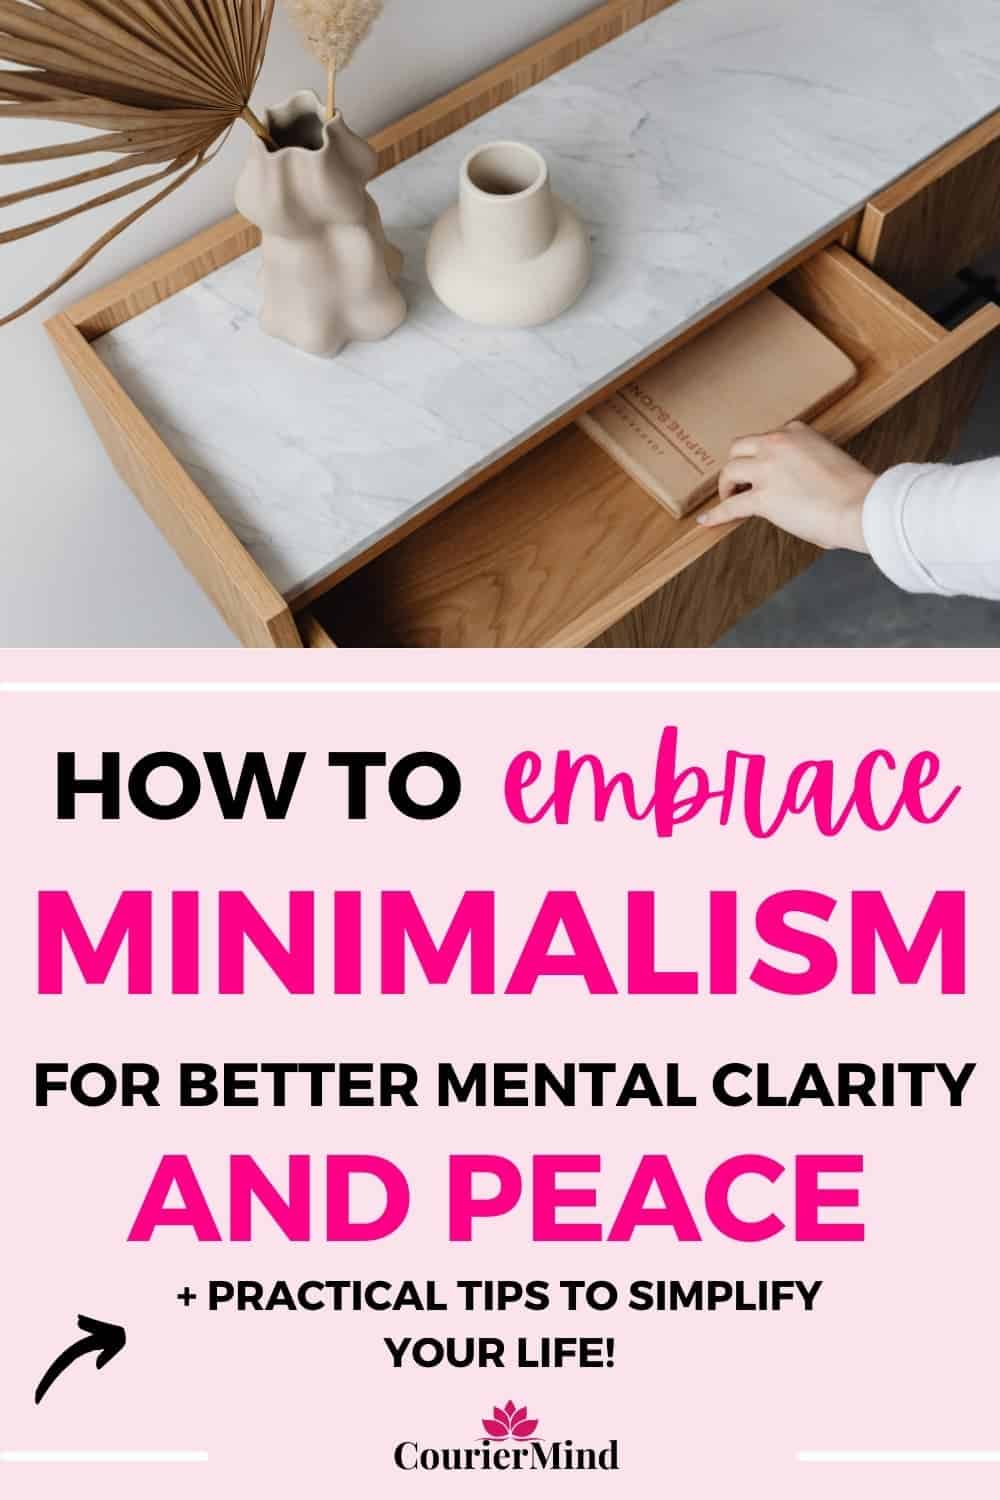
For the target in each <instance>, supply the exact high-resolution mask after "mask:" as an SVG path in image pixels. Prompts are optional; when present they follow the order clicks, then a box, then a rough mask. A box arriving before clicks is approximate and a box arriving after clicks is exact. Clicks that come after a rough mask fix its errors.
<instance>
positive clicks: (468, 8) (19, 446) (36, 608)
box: [0, 0, 596, 646]
mask: <svg viewBox="0 0 1000 1500" xmlns="http://www.w3.org/2000/svg"><path fill="white" fill-rule="evenodd" d="M594 4H596V0H493V3H486V0H386V8H385V15H384V16H383V18H382V20H381V21H380V22H379V23H378V28H377V30H376V31H375V32H374V33H373V35H372V37H371V38H370V40H369V41H368V42H367V43H366V44H365V46H364V47H363V49H362V50H361V52H360V53H359V54H358V56H357V58H356V60H355V62H354V64H353V65H352V67H351V68H350V70H349V71H348V72H347V73H345V75H344V77H343V79H342V80H341V85H340V91H339V101H340V103H341V106H342V107H343V109H344V112H345V114H346V115H347V117H348V119H349V120H350V121H351V123H352V124H353V126H354V128H355V129H356V130H359V131H361V132H364V133H371V132H372V131H374V130H376V129H378V128H379V127H380V126H382V125H385V124H388V123H389V122H391V121H392V120H395V119H398V118H399V117H400V116H401V115H403V114H405V113H407V112H408V111H409V110H411V109H415V108H417V107H418V106H419V105H421V104H424V103H426V102H427V101H429V100H430V99H432V98H434V97H435V96H436V95H437V94H440V93H443V92H445V91H446V90H447V89H449V88H452V87H454V86H455V85H456V84H458V83H461V82H464V81H465V80H466V79H467V78H470V77H472V76H473V75H475V74H476V73H478V72H481V71H482V70H483V69H484V68H487V67H489V66H490V65H491V64H493V63H494V62H498V61H500V60H501V59H502V58H504V57H507V56H509V55H510V54H511V53H512V52H515V51H517V50H518V49H519V48H520V47H522V46H527V45H528V44H529V43H531V42H533V41H536V40H538V39H540V38H541V37H543V36H545V35H547V34H548V33H549V32H551V31H554V30H555V29H556V28H557V27H559V26H561V25H563V24H564V23H565V22H567V21H570V20H573V19H575V18H576V17H577V16H580V15H583V14H584V13H585V12H586V11H588V10H590V9H591V8H592V7H593V5H594ZM316 71H317V70H316V68H315V65H313V64H312V63H311V61H310V60H309V59H308V58H307V57H306V56H305V54H304V53H303V52H302V50H301V48H300V46H299V44H298V42H297V40H296V38H295V37H294V35H293V34H292V32H291V30H290V28H289V26H288V24H287V22H286V20H285V18H284V15H283V14H281V15H279V17H278V20H277V23H276V26H275V30H274V34H273V37H272V42H271V48H270V52H269V55H268V60H267V63H266V65H265V70H264V75H263V77H262V80H261V84H260V88H259V90H258V94H257V100H258V102H263V103H267V102H270V101H272V100H276V99H280V98H284V97H286V96H287V95H288V94H289V93H291V92H292V91H293V89H295V88H301V87H304V86H308V85H310V84H312V83H317V84H318V82H319V80H317V79H316V77H315V74H316ZM46 128H47V129H51V127H45V128H42V129H40V128H39V127H38V126H33V125H30V124H22V123H21V122H17V121H12V122H8V123H3V122H0V154H6V153H8V152H11V151H18V150H22V149H24V148H25V147H28V146H33V145H37V144H39V143H40V141H41V140H42V139H43V138H44V129H46ZM66 135H67V131H66V129H65V127H60V128H59V130H58V134H57V136H56V137H55V138H64V137H65V136H66ZM244 149H245V145H244V140H243V138H242V130H241V129H238V130H237V131H236V132H235V134H234V138H233V140H232V141H231V142H230V144H229V146H228V147H227V148H226V151H225V153H224V155H223V156H222V157H220V158H219V159H218V160H217V161H216V162H215V163H214V164H213V165H212V166H211V167H209V168H207V169H206V170H205V171H204V172H203V173H201V174H200V175H199V176H198V177H196V178H195V179H194V180H193V181H192V182H191V183H189V184H188V185H187V187H186V188H184V189H182V190H181V191H180V192H179V193H178V194H177V195H176V196H175V197H174V198H173V199H171V200H169V201H168V202H167V203H166V204H165V205H163V206H162V207H161V208H160V209H158V210H155V211H154V212H153V213H152V214H150V215H149V216H148V217H147V218H146V219H144V220H143V221H142V222H141V223H140V224H138V225H137V226H136V227H135V229H133V230H131V231H130V232H129V233H128V234H126V235H124V236H123V237H122V238H121V239H119V240H118V241H116V242H115V243H114V244H113V245H112V246H111V247H110V249H109V250H108V251H107V252H106V253H105V254H104V256H103V257H101V258H100V259H99V260H98V261H97V262H95V264H94V265H93V266H91V267H90V269H89V270H88V271H87V272H85V273H84V274H83V275H82V276H81V277H79V278H78V280H77V281H76V282H75V283H74V284H73V285H72V287H70V288H69V289H68V290H67V291H64V292H63V293H61V294H59V295H58V296H57V297H55V298H53V299H52V301H51V304H50V305H49V306H48V307H45V308H42V309H40V310H39V311H37V312H35V313H32V314H30V315H28V316H27V317H26V318H25V319H23V320H22V321H20V322H19V323H15V324H13V325H12V326H11V327H8V328H6V329H0V646H225V645H231V644H233V642H232V637H231V636H230V635H229V632H228V631H227V630H226V628H225V626H223V625H222V623H221V621H220V620H219V618H218V616H217V615H216V614H215V611H214V610H213V608H212V607H211V605H209V604H208V603H207V601H206V600H205V599H204V597H203V596H202V594H201V592H200V590H199V589H198V588H197V586H196V585H195V584H194V583H193V582H192V580H191V579H190V578H189V577H188V575H187V573H186V572H185V570H184V569H183V568H182V567H181V565H180V563H179V562H178V561H177V560H176V558H175V557H174V554H173V553H172V552H171V551H170V549H169V548H168V547H167V545H166V543H164V542H163V541H162V540H161V538H160V536H159V533H158V532H157V531H156V530H155V528H154V527H153V526H152V525H151V523H150V522H148V521H147V520H146V517H145V515H144V514H143V512H142V511H141V510H140V508H139V506H138V504H137V502H136V501H135V500H134V499H133V498H132V496H131V495H130V493H129V492H128V491H127V490H126V489H125V487H124V486H123V485H122V484H121V483H120V481H119V480H118V478H117V476H116V475H115V473H114V471H113V470H112V468H111V467H110V464H109V463H108V462H107V460H106V458H105V456H104V453H103V450H102V449H101V448H100V446H99V445H98V442H97V439H96V437H95V436H94V433H93V430H92V428H91V427H90V425H89V423H88V421H87V419H86V417H85V416H84V414H83V411H82V409H81V407H80V406H79V403H78V402H77V400H76V397H75V396H74V394H73V392H72V390H71V389H70V387H69V385H68V383H67V382H66V380H65V377H64V376H63V373H62V369H61V367H60V366H59V364H58V361H57V359H56V357H55V355H54V354H53V353H52V352H51V350H50V348H49V343H48V339H47V337H46V335H45V333H44V331H43V328H42V323H43V320H44V317H45V316H46V315H49V314H51V313H52V312H54V311H57V310H58V309H59V308H60V307H62V306H65V305H66V304H67V303H68V302H70V301H73V300H75V299H76V298H78V297H80V296H81V295H83V294H84V293H85V292H87V291H90V290H92V289H94V288H95V287H98V286H101V285H103V284H104V283H105V282H107V281H110V280H112V279H113V278H115V277H116V276H120V275H122V274H123V273H124V272H126V271H128V270H131V269H132V268H133V267H134V266H136V265H139V264H141V263H142V262H143V261H145V260H148V259H150V257H152V256H154V255H156V254H158V253H160V252H161V251H163V250H166V249H169V248H170V246H172V245H174V244H176V243H178V242H179V241H180V240H182V239H184V238H186V237H187V236H188V235H191V234H194V233H196V232H197V231H198V230H199V229H202V228H204V227H205V226H207V225H209V224H211V223H213V222H214V221H215V220H217V219H219V218H221V217H223V216H224V215H225V214H227V213H229V212H231V211H232V190H233V183H234V181H235V178H236V174H237V172H238V171H239V167H240V164H241V160H242V153H243V151H244ZM20 170H22V169H14V168H9V167H8V168H0V196H2V195H3V194H4V193H7V192H12V191H15V190H16V189H17V188H18V187H20V186H21V185H22V184H23V183H25V182H26V181H27V179H26V178H25V177H23V176H19V175H18V172H19V171H20ZM42 201H43V202H49V203H52V202H55V201H56V200H52V199H49V200H42ZM44 211H45V210H43V212H44ZM121 212H122V210H121V207H120V206H119V208H118V211H117V214H116V213H115V212H113V211H111V210H105V211H103V215H104V216H103V218H102V215H101V214H96V213H95V214H89V215H86V216H84V217H83V218H81V219H79V220H78V221H77V222H76V223H75V224H71V225H69V226H66V227H64V228H60V229H58V230H55V231H52V232H50V233H48V234H45V235H42V236H39V237H37V238H34V239H30V240H26V241H23V242H19V243H15V244H13V245H8V246H0V307H2V310H3V312H6V311H7V310H9V308H11V307H14V306H17V305H20V303H21V302H23V301H25V300H26V299H27V298H28V297H29V296H30V295H31V294H33V293H34V292H37V291H38V290H39V289H40V287H42V286H44V285H46V284H47V282H49V281H51V280H53V279H54V278H55V276H56V275H57V274H58V272H59V271H60V270H62V268H63V267H64V266H65V265H67V264H68V263H69V262H70V261H71V260H73V259H74V258H75V256H76V255H77V254H79V252H80V250H81V249H82V248H83V247H84V246H85V245H87V244H90V243H91V241H92V240H94V239H96V238H97V236H98V235H99V234H100V233H101V232H102V231H103V229H104V228H105V227H108V226H110V224H112V223H114V222H115V219H116V218H117V217H120V216H121ZM10 222H11V221H10V219H9V218H8V217H7V216H6V215H3V216H0V224H3V225H4V226H6V225H7V224H8V223H10ZM84 236H87V237H86V238H84Z"/></svg>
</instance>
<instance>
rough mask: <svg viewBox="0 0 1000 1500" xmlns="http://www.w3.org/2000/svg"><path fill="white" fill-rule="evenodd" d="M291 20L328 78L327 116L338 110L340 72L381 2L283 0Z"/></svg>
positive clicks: (361, 38) (376, 0)
mask: <svg viewBox="0 0 1000 1500" xmlns="http://www.w3.org/2000/svg"><path fill="white" fill-rule="evenodd" d="M286 3H287V5H288V10H289V13H290V15H291V18H292V20H293V21H294V22H295V25H296V26H297V27H298V29H299V31H300V32H301V33H302V39H303V41H304V42H305V44H306V46H307V47H308V49H309V51H310V52H311V53H312V54H313V56H314V57H315V58H317V59H318V61H319V62H320V63H322V65H323V67H324V68H325V69H326V76H327V91H326V93H327V113H328V114H329V116H330V118H331V119H332V118H333V116H334V114H335V112H336V108H337V74H338V73H340V72H342V71H343V69H344V68H346V67H347V64H348V63H349V62H350V61H351V58H352V57H353V56H354V54H355V52H357V50H358V48H359V47H360V46H361V43H362V42H363V41H364V39H365V37H366V36H367V35H368V33H369V31H371V29H372V27H373V26H374V24H375V22H376V21H377V20H378V18H379V16H380V15H381V14H382V0H286Z"/></svg>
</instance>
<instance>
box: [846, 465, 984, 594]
mask: <svg viewBox="0 0 1000 1500" xmlns="http://www.w3.org/2000/svg"><path fill="white" fill-rule="evenodd" d="M863 525H864V533H865V541H866V542H867V544H868V550H869V552H870V553H871V555H872V557H873V558H874V559H875V562H876V563H877V564H878V566H879V567H880V568H881V570H882V572H883V573H884V574H885V575H886V577H888V578H891V579H892V581H893V583H896V584H898V585H899V587H900V588H901V589H905V590H906V591H907V593H910V594H945V595H954V594H971V595H974V596H975V597H976V598H979V599H1000V458H987V459H983V460H982V461H980V462H979V463H972V464H959V465H956V466H954V467H953V466H951V465H949V464H902V465H901V466H900V467H899V468H897V469H890V470H889V472H888V473H887V474H883V476H882V477H881V479H879V480H877V481H876V483H875V486H874V488H873V489H872V490H871V492H870V494H869V496H868V499H867V500H866V502H865V508H864V516H863Z"/></svg>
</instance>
